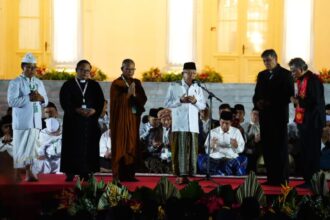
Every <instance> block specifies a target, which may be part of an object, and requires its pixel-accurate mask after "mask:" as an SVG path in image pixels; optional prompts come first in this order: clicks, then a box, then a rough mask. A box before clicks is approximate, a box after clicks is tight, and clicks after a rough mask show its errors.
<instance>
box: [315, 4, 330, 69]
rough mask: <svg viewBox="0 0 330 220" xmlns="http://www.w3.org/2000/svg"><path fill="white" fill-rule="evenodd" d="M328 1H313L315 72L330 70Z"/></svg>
mask: <svg viewBox="0 0 330 220" xmlns="http://www.w3.org/2000/svg"><path fill="white" fill-rule="evenodd" d="M329 9H330V1H327V0H314V41H313V42H314V59H313V64H314V65H313V67H314V70H315V71H319V70H321V69H322V68H328V69H330V41H329V39H330V22H329Z"/></svg>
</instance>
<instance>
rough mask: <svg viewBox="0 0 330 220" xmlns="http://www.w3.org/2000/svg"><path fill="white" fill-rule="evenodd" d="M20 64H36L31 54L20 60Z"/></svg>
mask: <svg viewBox="0 0 330 220" xmlns="http://www.w3.org/2000/svg"><path fill="white" fill-rule="evenodd" d="M22 63H37V60H36V58H35V57H34V56H33V54H32V53H27V54H25V55H24V57H23V58H22Z"/></svg>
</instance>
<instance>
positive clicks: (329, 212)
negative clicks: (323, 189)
mask: <svg viewBox="0 0 330 220" xmlns="http://www.w3.org/2000/svg"><path fill="white" fill-rule="evenodd" d="M329 207H330V196H329V195H327V196H304V197H303V198H302V199H301V201H300V203H299V205H298V209H297V212H301V213H300V216H304V215H305V214H309V215H310V213H313V214H312V215H313V216H312V217H314V218H313V219H330V208H329ZM298 215H299V214H298ZM309 217H311V216H309ZM305 219H307V218H305Z"/></svg>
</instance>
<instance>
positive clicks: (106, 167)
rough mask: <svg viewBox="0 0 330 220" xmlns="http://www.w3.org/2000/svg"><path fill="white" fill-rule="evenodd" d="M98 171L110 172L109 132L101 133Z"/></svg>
mask: <svg viewBox="0 0 330 220" xmlns="http://www.w3.org/2000/svg"><path fill="white" fill-rule="evenodd" d="M100 171H101V172H111V131H110V129H108V130H107V131H105V132H103V134H102V136H101V138H100Z"/></svg>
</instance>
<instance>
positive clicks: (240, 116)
mask: <svg viewBox="0 0 330 220" xmlns="http://www.w3.org/2000/svg"><path fill="white" fill-rule="evenodd" d="M234 109H235V113H236V114H235V116H236V119H237V120H238V123H239V124H240V126H241V127H242V128H243V129H244V132H246V130H247V127H248V126H249V124H250V123H249V122H247V121H245V119H244V117H245V108H244V105H242V104H236V105H235V106H234Z"/></svg>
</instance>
